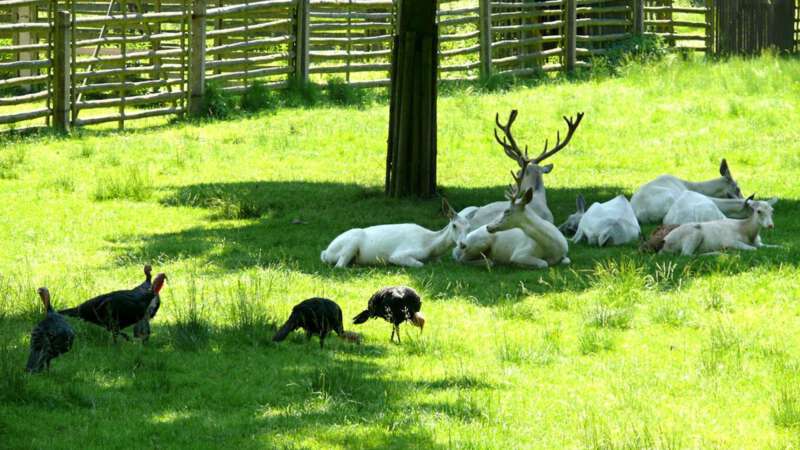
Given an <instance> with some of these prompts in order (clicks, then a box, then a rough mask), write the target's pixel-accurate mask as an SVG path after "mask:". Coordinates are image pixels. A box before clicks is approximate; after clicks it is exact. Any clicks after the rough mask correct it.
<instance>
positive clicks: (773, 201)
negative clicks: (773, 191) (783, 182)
mask: <svg viewBox="0 0 800 450" xmlns="http://www.w3.org/2000/svg"><path fill="white" fill-rule="evenodd" d="M775 203H778V197H772V198H771V199H769V200H767V204H768V205H769V206H774V205H775Z"/></svg>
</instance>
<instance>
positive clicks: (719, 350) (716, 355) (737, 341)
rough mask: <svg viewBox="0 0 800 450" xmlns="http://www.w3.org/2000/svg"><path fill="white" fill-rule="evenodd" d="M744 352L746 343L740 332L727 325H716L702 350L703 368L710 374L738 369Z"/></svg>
mask: <svg viewBox="0 0 800 450" xmlns="http://www.w3.org/2000/svg"><path fill="white" fill-rule="evenodd" d="M743 354H744V343H743V340H742V336H741V335H740V334H739V332H738V331H737V330H736V329H734V328H732V327H730V326H727V325H723V324H720V325H716V326H714V327H712V328H711V330H710V331H709V334H708V340H707V341H706V343H705V345H704V346H703V348H702V350H701V351H700V363H701V368H702V369H703V371H704V372H705V373H707V374H710V375H715V374H718V373H720V372H723V371H729V370H736V369H738V368H739V367H741V364H742V355H743Z"/></svg>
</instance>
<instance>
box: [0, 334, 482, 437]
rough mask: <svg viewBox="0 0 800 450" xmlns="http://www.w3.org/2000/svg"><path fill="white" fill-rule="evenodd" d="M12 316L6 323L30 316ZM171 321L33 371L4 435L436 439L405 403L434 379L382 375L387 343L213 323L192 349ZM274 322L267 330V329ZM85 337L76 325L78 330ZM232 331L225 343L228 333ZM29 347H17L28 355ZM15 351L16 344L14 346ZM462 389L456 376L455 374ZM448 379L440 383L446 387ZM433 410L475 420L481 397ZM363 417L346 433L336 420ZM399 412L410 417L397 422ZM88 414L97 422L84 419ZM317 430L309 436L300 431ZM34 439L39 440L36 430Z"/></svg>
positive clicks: (85, 347)
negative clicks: (250, 337)
mask: <svg viewBox="0 0 800 450" xmlns="http://www.w3.org/2000/svg"><path fill="white" fill-rule="evenodd" d="M11 320H12V323H11V325H12V327H11V328H9V329H7V330H6V332H7V333H12V332H13V333H14V334H17V333H21V332H23V329H26V328H27V326H26V325H27V324H25V323H22V322H19V321H16V320H13V318H12V319H11ZM171 327H175V325H174V324H158V325H156V326H155V327H154V333H155V334H154V336H153V338H152V339H151V341H150V342H149V343H148V344H146V345H142V344H139V343H136V342H120V343H117V344H102V343H95V342H81V341H80V340H79V342H78V345H77V346H76V347H75V348H74V349H73V351H72V352H70V353H68V354H66V355H63V356H62V357H60V358H58V359H57V360H55V361H54V364H53V369H52V370H51V372H49V373H47V374H42V375H37V376H27V375H26V376H25V379H24V384H25V386H24V388H25V391H26V396H25V398H24V399H23V400H21V401H20V402H16V403H13V404H7V405H6V407H7V408H8V409H6V414H4V415H3V417H2V420H0V427H2V428H3V432H4V438H7V440H6V442H7V443H8V444H9V445H10V446H11V448H14V447H15V446H17V445H19V446H33V447H40V446H46V445H45V444H47V443H48V442H49V441H48V439H50V438H49V437H48V436H47V435H45V434H42V433H36V432H35V430H37V429H42V428H44V429H58V430H69V431H68V432H62V433H60V435H59V441H60V442H61V444H60V445H63V446H64V448H70V447H73V448H74V447H75V446H77V443H79V442H80V446H81V447H82V448H121V447H123V446H128V445H130V444H131V443H134V442H135V445H134V446H136V447H139V446H142V447H149V448H154V447H160V448H184V447H185V448H220V447H225V448H229V447H233V446H237V447H239V448H259V447H263V446H265V445H266V446H268V447H269V448H309V447H314V446H320V445H324V444H325V443H328V444H334V443H335V444H339V445H344V444H347V443H350V444H351V445H346V446H347V447H354V446H357V447H363V448H407V447H409V446H410V447H420V448H437V444H436V443H435V442H434V440H433V437H432V435H431V434H430V433H429V432H428V431H426V430H424V429H423V428H422V427H420V426H418V425H419V422H418V418H416V417H410V416H408V415H407V411H406V408H407V406H408V405H407V404H406V402H407V399H406V393H408V392H412V391H414V390H417V389H419V386H420V383H421V385H426V386H435V385H436V381H435V380H427V381H426V380H425V379H424V378H421V379H420V380H415V381H410V380H398V379H395V378H393V377H388V376H386V369H385V368H383V367H382V366H381V365H379V360H380V359H381V358H384V357H385V356H386V355H385V354H384V353H382V352H376V351H375V348H371V347H369V346H357V345H352V344H349V343H345V342H335V340H330V341H328V342H326V348H325V349H320V348H319V347H318V345H317V342H316V339H314V340H313V342H310V343H309V342H306V341H305V338H304V337H303V336H302V333H293V335H291V336H290V338H289V339H287V341H285V342H283V343H281V344H268V345H254V346H250V345H244V346H240V347H238V348H237V347H236V346H232V345H228V344H230V343H232V342H235V341H237V340H238V341H241V342H244V341H245V340H246V339H247V336H242V335H241V334H240V333H239V332H237V331H235V330H232V329H230V328H219V329H215V330H214V331H213V333H212V337H211V339H210V341H209V342H208V343H207V345H205V346H203V347H202V348H199V349H197V350H195V351H181V350H177V349H176V348H175V347H174V343H173V342H172V341H171V336H172V335H173V334H174V333H173V330H170V328H171ZM269 331H270V330H265V334H267V335H269V336H271V334H269V333H268V332H269ZM79 338H80V336H79ZM222 342H226V343H228V344H225V345H220V343H222ZM24 351H25V349H22V348H18V349H16V350H15V351H14V353H15V355H11V356H14V359H19V360H20V364H21V366H20V370H22V368H23V366H22V365H23V364H24V356H25V355H24ZM17 353H18V355H17ZM453 386H454V388H456V389H459V388H460V387H459V385H458V384H456V385H453ZM450 387H451V386H450V384H448V383H447V382H445V384H443V385H442V386H441V387H440V388H441V389H447V388H450ZM423 410H425V411H429V412H430V414H437V415H444V416H448V417H451V418H452V419H453V420H459V421H460V420H465V419H470V420H479V419H480V418H481V417H483V416H484V415H485V414H483V412H482V411H481V407H480V406H479V405H477V404H473V403H468V404H461V402H458V401H456V402H452V403H450V402H440V403H436V404H430V405H423ZM354 418H357V422H358V423H359V424H362V426H364V427H366V428H367V430H368V432H369V437H368V438H367V437H365V435H364V434H363V433H360V434H356V435H353V436H352V437H348V436H342V435H341V434H339V433H337V432H336V428H338V427H342V426H352V425H353V419H354ZM400 422H404V423H410V424H412V425H414V426H411V427H408V428H406V427H403V428H402V429H398V427H397V424H398V423H400ZM87 423H90V424H91V426H87ZM306 438H308V439H309V442H310V444H306V443H304V442H303V441H302V440H301V439H306ZM31 439H33V441H31Z"/></svg>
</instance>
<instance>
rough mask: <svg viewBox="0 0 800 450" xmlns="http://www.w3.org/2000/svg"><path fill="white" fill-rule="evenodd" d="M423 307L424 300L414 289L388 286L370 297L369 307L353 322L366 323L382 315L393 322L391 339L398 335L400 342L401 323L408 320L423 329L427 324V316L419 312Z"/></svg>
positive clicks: (398, 341)
mask: <svg viewBox="0 0 800 450" xmlns="http://www.w3.org/2000/svg"><path fill="white" fill-rule="evenodd" d="M420 308H422V300H420V298H419V294H417V291H415V290H414V289H411V288H410V287H407V286H392V287H386V288H383V289H381V290H379V291H378V292H376V293H375V294H373V295H372V297H371V298H370V299H369V303H368V304H367V309H365V310H364V311H363V312H361V313H360V314H359V315H357V316H355V317H354V318H353V323H357V324H358V323H364V322H366V321H367V320H369V319H371V318H373V317H380V318H382V319H383V320H385V321H387V322H389V323H391V324H392V325H393V328H392V336H391V337H390V338H389V340H390V341H393V340H394V336H395V335H397V343H400V324H401V323H403V322H405V321H406V320H408V321H410V322H411V324H412V325H414V326H416V327H419V328H420V329H423V327H424V326H425V316H423V315H422V313H420V312H419V310H420Z"/></svg>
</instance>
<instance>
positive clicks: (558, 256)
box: [486, 167, 570, 268]
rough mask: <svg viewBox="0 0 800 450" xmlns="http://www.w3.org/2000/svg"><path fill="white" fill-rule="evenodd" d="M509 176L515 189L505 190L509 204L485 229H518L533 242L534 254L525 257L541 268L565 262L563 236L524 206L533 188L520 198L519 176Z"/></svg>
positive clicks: (567, 259) (531, 263) (567, 247)
mask: <svg viewBox="0 0 800 450" xmlns="http://www.w3.org/2000/svg"><path fill="white" fill-rule="evenodd" d="M524 169H525V167H523V171H522V172H523V173H524ZM511 176H512V177H514V181H515V182H516V188H511V189H509V191H508V199H509V202H510V203H507V204H506V208H505V210H504V211H503V213H502V214H501V215H500V217H498V218H497V219H495V220H494V221H493V222H492V223H490V224H489V225H487V226H486V231H488V232H489V233H497V232H500V231H506V230H511V229H514V228H519V229H520V230H522V232H523V233H525V235H526V236H527V237H529V238H530V239H532V240H533V241H534V242H535V244H536V246H535V251H536V253H535V254H533V255H531V256H530V257H529V258H528V259H527V261H528V263H529V264H530V265H533V266H536V267H542V268H543V267H545V266H553V265H556V264H569V263H570V260H569V258H568V257H567V252H568V251H569V244H568V243H567V239H566V238H565V237H564V235H563V234H561V232H560V231H558V228H556V226H555V225H553V224H552V223H550V222H548V221H546V220H544V219H542V218H541V217H539V215H538V214H536V213H535V212H533V210H532V209H531V208H528V207H527V206H528V204H529V203H530V202H531V201H532V200H533V195H534V194H533V188H528V189H527V190H526V191H524V193H523V194H522V196H521V198H520V193H521V192H522V190H521V189H520V186H521V184H522V177H521V176H517V175H516V174H514V172H513V171H512V172H511Z"/></svg>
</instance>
